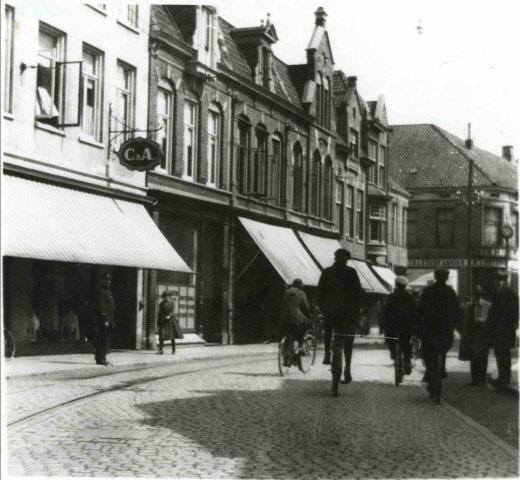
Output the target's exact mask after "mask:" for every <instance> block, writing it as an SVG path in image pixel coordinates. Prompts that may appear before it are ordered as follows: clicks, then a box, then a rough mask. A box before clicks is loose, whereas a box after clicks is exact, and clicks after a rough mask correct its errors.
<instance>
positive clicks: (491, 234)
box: [482, 208, 502, 246]
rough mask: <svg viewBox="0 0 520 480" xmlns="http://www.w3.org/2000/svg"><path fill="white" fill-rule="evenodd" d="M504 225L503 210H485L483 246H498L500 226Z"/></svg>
mask: <svg viewBox="0 0 520 480" xmlns="http://www.w3.org/2000/svg"><path fill="white" fill-rule="evenodd" d="M501 225H502V210H501V209H499V208H485V209H484V228H483V239H482V244H483V245H486V246H496V245H499V243H500V235H499V232H500V226H501Z"/></svg>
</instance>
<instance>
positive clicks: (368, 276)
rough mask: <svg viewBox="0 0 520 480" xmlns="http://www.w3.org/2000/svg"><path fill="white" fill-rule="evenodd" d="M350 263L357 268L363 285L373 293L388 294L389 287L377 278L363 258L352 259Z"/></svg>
mask: <svg viewBox="0 0 520 480" xmlns="http://www.w3.org/2000/svg"><path fill="white" fill-rule="evenodd" d="M349 264H352V266H353V267H354V268H355V269H356V270H357V272H358V275H359V279H360V281H361V286H362V287H363V288H364V289H365V290H366V291H367V292H371V293H381V294H384V295H387V294H388V289H387V288H386V287H384V286H383V284H382V283H381V282H380V281H379V280H378V279H377V277H376V276H375V275H374V273H373V272H372V270H370V267H369V266H368V265H367V264H366V262H363V261H362V260H350V261H349Z"/></svg>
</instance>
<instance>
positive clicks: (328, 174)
mask: <svg viewBox="0 0 520 480" xmlns="http://www.w3.org/2000/svg"><path fill="white" fill-rule="evenodd" d="M332 174H333V171H332V160H331V159H330V157H327V158H326V159H325V169H324V172H323V216H324V217H325V218H326V219H327V220H332V188H333V185H334V184H333V178H332Z"/></svg>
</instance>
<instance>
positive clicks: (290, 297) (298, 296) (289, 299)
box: [282, 287, 311, 326]
mask: <svg viewBox="0 0 520 480" xmlns="http://www.w3.org/2000/svg"><path fill="white" fill-rule="evenodd" d="M310 314H311V312H310V308H309V302H308V301H307V295H305V292H304V291H303V290H300V289H299V288H297V287H289V288H288V289H287V290H286V291H285V293H284V294H283V299H282V319H283V321H284V322H285V323H291V324H296V325H300V326H301V325H303V324H305V322H306V321H307V319H308V318H309V317H310Z"/></svg>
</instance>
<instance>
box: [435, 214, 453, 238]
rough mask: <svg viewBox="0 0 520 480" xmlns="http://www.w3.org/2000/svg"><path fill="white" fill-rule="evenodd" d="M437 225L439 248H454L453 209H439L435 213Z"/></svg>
mask: <svg viewBox="0 0 520 480" xmlns="http://www.w3.org/2000/svg"><path fill="white" fill-rule="evenodd" d="M435 225H436V229H435V230H436V240H437V241H436V243H437V247H441V248H447V247H452V246H453V245H454V240H455V239H454V236H455V225H454V222H453V208H438V209H437V210H436V212H435Z"/></svg>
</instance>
